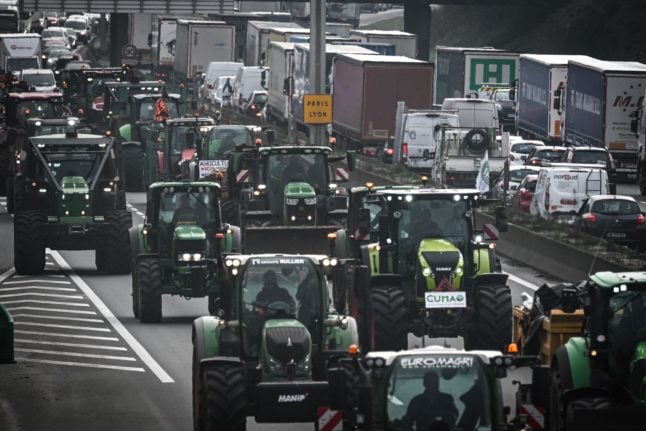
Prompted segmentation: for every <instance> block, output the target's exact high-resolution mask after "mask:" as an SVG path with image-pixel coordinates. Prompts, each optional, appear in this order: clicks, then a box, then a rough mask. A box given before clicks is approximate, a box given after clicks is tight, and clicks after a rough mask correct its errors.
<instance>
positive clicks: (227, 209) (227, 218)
mask: <svg viewBox="0 0 646 431" xmlns="http://www.w3.org/2000/svg"><path fill="white" fill-rule="evenodd" d="M222 220H224V222H225V223H229V224H232V225H235V226H240V217H239V215H238V206H237V205H236V204H235V203H234V202H233V201H231V200H225V201H222Z"/></svg>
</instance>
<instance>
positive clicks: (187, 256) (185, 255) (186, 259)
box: [178, 253, 191, 262]
mask: <svg viewBox="0 0 646 431" xmlns="http://www.w3.org/2000/svg"><path fill="white" fill-rule="evenodd" d="M178 259H179V261H180V262H189V261H190V260H191V254H190V253H182V254H180V255H179V256H178Z"/></svg>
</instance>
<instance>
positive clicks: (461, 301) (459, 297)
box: [424, 291, 467, 309]
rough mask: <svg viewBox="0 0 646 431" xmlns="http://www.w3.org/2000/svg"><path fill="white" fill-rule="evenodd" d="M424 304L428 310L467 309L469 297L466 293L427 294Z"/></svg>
mask: <svg viewBox="0 0 646 431" xmlns="http://www.w3.org/2000/svg"><path fill="white" fill-rule="evenodd" d="M424 302H425V303H426V308H427V309H434V308H466V306H467V295H466V293H465V292H462V291H457V292H426V293H425V294H424Z"/></svg>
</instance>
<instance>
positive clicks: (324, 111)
mask: <svg viewBox="0 0 646 431" xmlns="http://www.w3.org/2000/svg"><path fill="white" fill-rule="evenodd" d="M303 122H304V123H305V124H329V123H331V122H332V96H331V95H329V94H306V95H304V96H303Z"/></svg>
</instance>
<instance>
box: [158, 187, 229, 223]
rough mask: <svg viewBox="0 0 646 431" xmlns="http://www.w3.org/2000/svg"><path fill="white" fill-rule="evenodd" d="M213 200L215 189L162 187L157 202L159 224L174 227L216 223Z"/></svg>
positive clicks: (215, 210)
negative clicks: (158, 201)
mask: <svg viewBox="0 0 646 431" xmlns="http://www.w3.org/2000/svg"><path fill="white" fill-rule="evenodd" d="M215 202H216V195H215V191H214V190H213V189H211V188H205V187H195V188H191V189H190V190H185V189H184V190H175V188H174V187H170V188H167V189H164V190H163V191H162V192H161V199H160V203H159V225H160V226H162V227H176V226H178V225H182V224H195V225H198V226H201V227H203V228H206V227H208V225H214V224H218V220H219V214H218V212H217V206H216V205H214V204H215Z"/></svg>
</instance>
